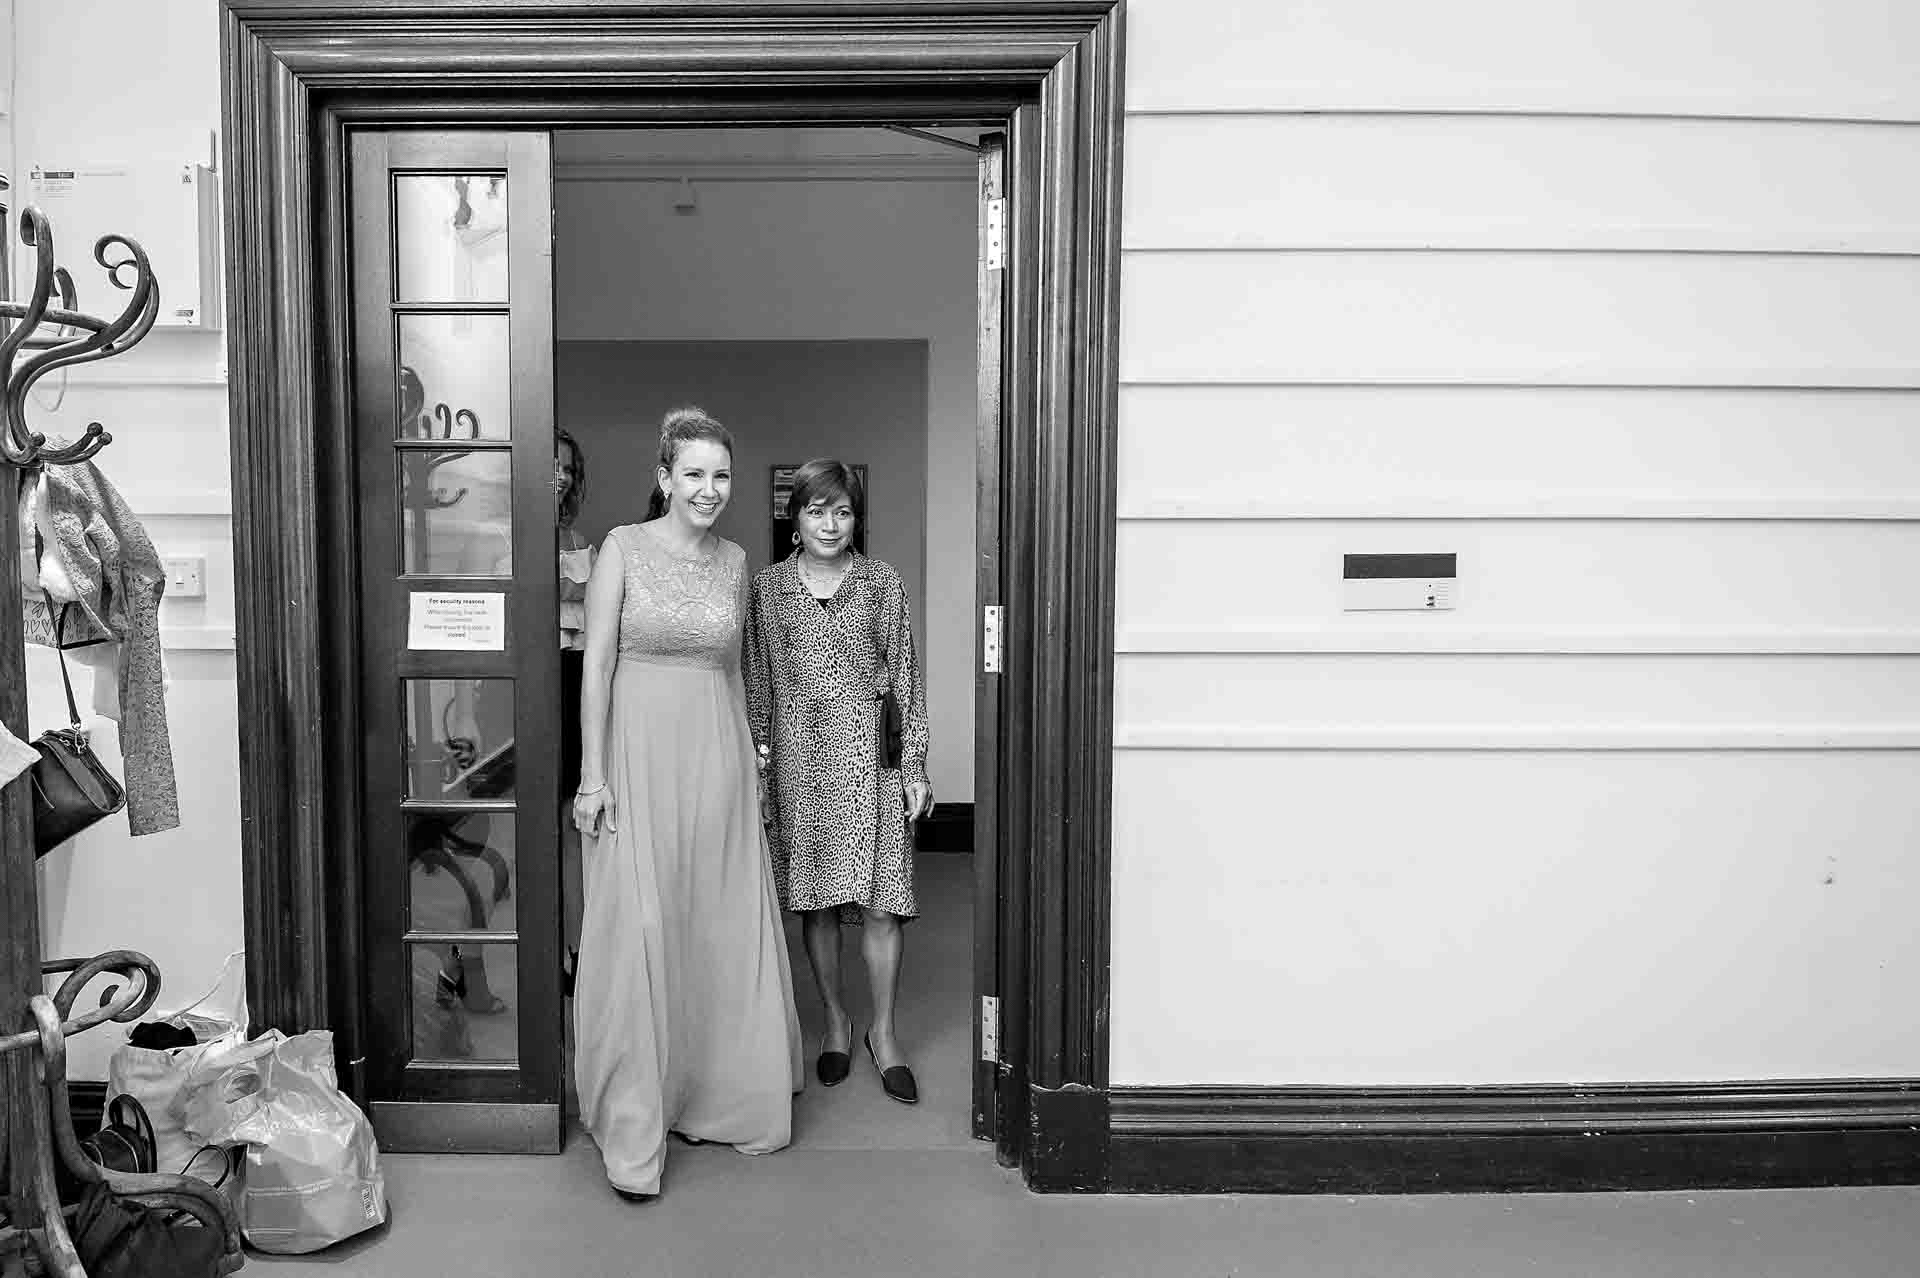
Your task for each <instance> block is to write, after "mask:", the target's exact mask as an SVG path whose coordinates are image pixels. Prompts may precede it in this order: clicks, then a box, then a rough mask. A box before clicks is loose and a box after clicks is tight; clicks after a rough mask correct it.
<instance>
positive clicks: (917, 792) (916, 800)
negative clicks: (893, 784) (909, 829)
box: [907, 781, 933, 821]
mask: <svg viewBox="0 0 1920 1278" xmlns="http://www.w3.org/2000/svg"><path fill="white" fill-rule="evenodd" d="M932 815H933V787H932V786H931V785H928V784H927V783H926V782H925V781H909V782H907V820H909V821H918V820H919V819H920V818H921V817H926V816H932Z"/></svg>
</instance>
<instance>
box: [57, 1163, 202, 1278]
mask: <svg viewBox="0 0 1920 1278" xmlns="http://www.w3.org/2000/svg"><path fill="white" fill-rule="evenodd" d="M73 1245H74V1248H75V1249H76V1250H78V1251H79V1253H80V1263H81V1264H82V1265H84V1266H85V1267H86V1271H87V1274H88V1278H215V1276H216V1275H217V1274H218V1273H219V1272H220V1261H221V1258H222V1257H223V1256H224V1255H225V1253H226V1240H225V1239H224V1238H222V1237H221V1236H220V1231H219V1230H217V1229H208V1228H207V1227H206V1226H204V1225H202V1224H201V1223H200V1222H199V1221H197V1220H195V1219H194V1218H193V1217H192V1216H189V1215H187V1214H186V1213H185V1212H182V1211H176V1210H172V1209H169V1208H164V1207H149V1206H147V1205H145V1204H144V1203H140V1202H136V1201H135V1200H134V1199H131V1198H121V1197H120V1196H119V1195H117V1194H115V1193H114V1192H113V1191H112V1190H111V1189H108V1188H107V1187H106V1186H105V1185H103V1184H94V1185H89V1186H87V1192H86V1194H85V1196H84V1197H82V1198H81V1199H80V1212H79V1214H78V1215H77V1216H75V1217H74V1221H73Z"/></svg>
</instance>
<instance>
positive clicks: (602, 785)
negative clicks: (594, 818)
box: [573, 781, 607, 799]
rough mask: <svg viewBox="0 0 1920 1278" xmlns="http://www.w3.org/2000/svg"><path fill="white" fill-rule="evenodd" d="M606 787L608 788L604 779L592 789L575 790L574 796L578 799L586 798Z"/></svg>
mask: <svg viewBox="0 0 1920 1278" xmlns="http://www.w3.org/2000/svg"><path fill="white" fill-rule="evenodd" d="M606 788H607V783H606V782H605V781H602V782H601V783H600V784H599V785H596V786H595V787H593V789H591V790H575V791H574V792H573V797H574V798H576V799H584V798H586V797H587V796H588V795H589V794H598V793H600V792H601V791H602V790H604V789H606Z"/></svg>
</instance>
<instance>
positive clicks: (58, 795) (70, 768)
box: [28, 599, 127, 856]
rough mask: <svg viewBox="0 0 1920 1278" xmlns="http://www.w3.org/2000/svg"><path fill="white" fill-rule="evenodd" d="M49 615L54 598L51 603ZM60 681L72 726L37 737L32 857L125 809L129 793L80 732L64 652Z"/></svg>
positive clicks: (62, 618)
mask: <svg viewBox="0 0 1920 1278" xmlns="http://www.w3.org/2000/svg"><path fill="white" fill-rule="evenodd" d="M47 607H48V609H49V610H51V609H52V607H53V601H52V599H48V600H47ZM66 616H67V610H66V607H65V606H64V605H63V606H62V607H61V609H60V611H59V613H58V620H57V621H56V622H55V637H56V638H58V637H59V636H60V635H61V634H62V633H63V632H64V630H65V627H66ZM60 682H61V683H63V684H65V685H66V689H67V718H68V719H69V720H71V721H72V726H71V727H67V728H54V729H53V730H51V731H48V732H43V733H41V734H40V735H39V736H38V737H35V738H34V741H33V748H34V750H35V751H37V752H38V753H39V755H40V758H39V760H38V761H37V762H35V763H34V765H33V767H32V769H30V771H29V773H28V775H29V777H30V778H31V782H32V789H33V849H34V855H36V856H45V855H46V854H47V853H49V852H51V851H53V850H54V849H55V848H57V847H59V846H60V845H61V844H62V843H65V842H66V841H67V840H68V839H71V838H72V837H73V836H74V835H76V834H78V833H80V831H82V830H84V829H86V828H87V827H88V826H90V825H92V824H93V823H94V822H96V821H98V820H100V819H101V818H102V817H106V816H110V815H112V814H113V813H115V812H118V811H119V810H120V809H121V808H124V807H125V806H126V805H127V792H126V791H125V790H123V789H122V788H121V786H120V782H119V781H118V780H116V779H115V778H114V775H113V773H111V772H109V771H107V768H106V765H105V764H103V763H101V762H100V759H99V756H98V755H96V754H94V752H93V748H92V747H91V746H89V745H88V744H87V734H86V733H85V732H84V731H82V730H81V728H80V707H79V705H78V704H76V703H75V701H74V699H73V680H72V679H71V678H70V677H69V676H68V675H67V654H66V652H65V650H64V649H62V650H61V651H60Z"/></svg>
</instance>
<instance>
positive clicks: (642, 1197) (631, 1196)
mask: <svg viewBox="0 0 1920 1278" xmlns="http://www.w3.org/2000/svg"><path fill="white" fill-rule="evenodd" d="M613 1192H614V1193H616V1194H618V1195H620V1196H621V1197H622V1198H624V1199H626V1200H627V1201H628V1202H630V1203H650V1202H652V1201H653V1200H654V1199H656V1198H658V1197H659V1196H660V1195H658V1194H639V1193H635V1192H634V1191H633V1190H631V1189H622V1188H620V1186H618V1185H615V1186H614V1187H613Z"/></svg>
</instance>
